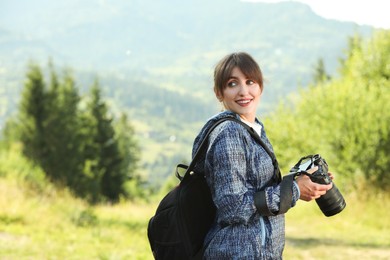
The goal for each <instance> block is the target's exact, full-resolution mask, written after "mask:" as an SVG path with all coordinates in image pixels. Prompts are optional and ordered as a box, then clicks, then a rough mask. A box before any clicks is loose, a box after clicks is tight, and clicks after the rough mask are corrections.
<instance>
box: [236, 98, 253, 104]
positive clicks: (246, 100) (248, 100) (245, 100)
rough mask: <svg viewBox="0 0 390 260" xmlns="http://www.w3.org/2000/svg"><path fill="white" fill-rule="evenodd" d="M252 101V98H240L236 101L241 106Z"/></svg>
mask: <svg viewBox="0 0 390 260" xmlns="http://www.w3.org/2000/svg"><path fill="white" fill-rule="evenodd" d="M251 102H252V99H239V100H237V101H236V103H237V104H239V105H240V106H248V105H249V104H250V103H251Z"/></svg>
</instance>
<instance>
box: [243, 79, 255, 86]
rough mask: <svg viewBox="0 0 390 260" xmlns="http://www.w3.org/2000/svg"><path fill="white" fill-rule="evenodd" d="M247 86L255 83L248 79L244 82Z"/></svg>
mask: <svg viewBox="0 0 390 260" xmlns="http://www.w3.org/2000/svg"><path fill="white" fill-rule="evenodd" d="M245 83H246V84H247V85H253V84H255V83H256V82H255V81H253V80H251V79H248V80H247V81H246V82H245Z"/></svg>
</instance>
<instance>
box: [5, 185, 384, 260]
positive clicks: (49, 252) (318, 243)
mask: <svg viewBox="0 0 390 260" xmlns="http://www.w3.org/2000/svg"><path fill="white" fill-rule="evenodd" d="M346 200H347V203H348V205H347V207H346V209H345V210H344V211H343V212H341V213H340V214H338V215H336V216H333V217H330V218H327V217H325V216H323V215H322V213H321V211H320V210H319V208H318V207H317V205H316V204H315V203H307V202H298V205H297V206H296V207H295V208H293V209H291V210H290V211H289V213H288V214H287V218H286V238H287V239H286V248H285V251H284V256H285V259H355V258H358V259H389V258H390V232H389V230H390V220H389V217H388V216H389V215H388V208H389V206H390V198H389V197H388V196H380V195H375V196H371V197H369V198H365V199H364V201H360V200H359V199H358V197H357V196H355V195H353V194H349V195H348V196H346ZM155 207H156V204H155V203H151V204H146V203H131V202H121V203H119V204H117V205H98V206H94V207H91V206H88V205H87V204H85V203H84V202H83V201H81V200H78V199H75V198H73V197H72V196H71V195H70V194H69V193H68V192H67V191H66V190H65V191H57V190H55V189H52V188H50V186H49V187H47V188H46V190H45V192H43V193H42V192H41V193H36V192H34V191H31V189H30V188H29V186H28V185H27V186H26V185H25V184H24V183H23V182H20V181H16V180H15V179H10V178H0V259H153V258H152V255H151V252H150V248H149V243H148V240H147V236H146V227H147V222H148V220H149V218H150V217H151V216H152V215H153V214H154V211H155Z"/></svg>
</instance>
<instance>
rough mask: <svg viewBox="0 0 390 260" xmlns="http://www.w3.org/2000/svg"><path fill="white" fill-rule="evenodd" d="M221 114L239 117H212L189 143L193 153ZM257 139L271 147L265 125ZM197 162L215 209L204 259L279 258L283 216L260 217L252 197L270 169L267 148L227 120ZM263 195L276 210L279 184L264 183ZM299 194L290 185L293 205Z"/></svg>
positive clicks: (216, 130)
mask: <svg viewBox="0 0 390 260" xmlns="http://www.w3.org/2000/svg"><path fill="white" fill-rule="evenodd" d="M222 117H237V118H239V116H238V115H236V114H234V113H232V112H230V111H225V112H222V113H220V114H218V115H216V116H214V117H213V118H211V119H210V120H209V121H208V122H207V123H206V125H205V126H204V127H203V129H202V130H201V132H200V134H199V135H198V136H197V137H196V139H195V141H194V147H193V155H194V152H195V151H196V149H197V148H198V146H199V145H200V141H201V140H202V137H203V136H204V134H205V133H206V132H207V129H209V127H210V126H211V125H212V123H213V122H215V121H216V120H218V119H220V118H222ZM256 120H257V119H256ZM257 122H258V123H260V124H261V125H262V126H263V124H262V123H261V122H260V121H258V120H257ZM261 138H262V140H263V141H264V142H265V143H266V144H267V145H268V147H269V148H270V149H271V151H272V145H271V144H270V142H269V140H268V138H267V136H266V133H265V131H264V126H263V130H262V135H261ZM201 161H202V162H201V163H199V165H197V166H196V168H195V169H199V168H203V169H204V170H205V176H206V179H207V183H208V184H209V187H210V190H211V193H212V197H213V200H214V203H215V205H216V207H217V217H216V220H215V223H214V225H213V227H212V228H211V230H210V231H209V233H208V235H207V237H206V239H205V245H206V251H205V255H204V257H205V259H213V260H215V259H281V258H282V252H283V248H284V243H285V233H284V215H277V216H273V217H266V216H260V215H259V214H258V212H257V210H256V207H255V205H254V199H253V196H254V194H255V192H257V191H259V190H261V189H263V188H264V186H265V185H266V184H267V182H268V181H269V180H270V179H271V178H272V175H273V172H274V171H273V165H272V160H271V158H270V157H269V155H268V154H267V153H266V151H265V150H264V149H263V148H262V147H261V146H260V145H259V144H258V143H256V141H255V140H254V139H253V138H252V137H251V135H250V134H249V133H248V131H247V130H246V129H245V128H244V127H243V126H241V125H239V124H237V123H235V122H232V121H226V122H223V123H222V124H220V125H219V126H217V128H216V129H214V130H213V132H212V133H211V135H210V137H209V147H208V150H207V153H206V158H205V160H204V161H203V160H201ZM266 195H267V196H266V197H267V204H268V207H269V208H270V209H271V210H272V211H275V212H276V211H278V209H279V197H280V186H279V185H276V186H273V187H267V188H266ZM298 198H299V190H298V188H297V185H293V201H292V202H291V204H292V206H294V205H295V203H296V201H297V200H298Z"/></svg>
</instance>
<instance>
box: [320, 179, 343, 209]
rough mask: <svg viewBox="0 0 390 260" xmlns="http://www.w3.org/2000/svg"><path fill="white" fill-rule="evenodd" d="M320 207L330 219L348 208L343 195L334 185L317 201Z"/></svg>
mask: <svg viewBox="0 0 390 260" xmlns="http://www.w3.org/2000/svg"><path fill="white" fill-rule="evenodd" d="M316 202H317V204H318V206H319V207H320V209H321V211H322V213H324V215H325V216H327V217H330V216H333V215H336V214H338V213H340V212H341V211H342V210H343V209H344V208H345V206H346V203H345V200H344V197H343V195H341V193H340V191H339V189H338V188H337V187H336V185H335V184H334V183H333V187H332V188H331V189H330V190H328V191H327V192H326V193H325V194H324V195H322V196H321V197H319V198H318V199H316Z"/></svg>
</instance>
